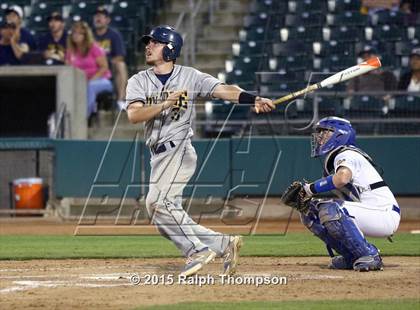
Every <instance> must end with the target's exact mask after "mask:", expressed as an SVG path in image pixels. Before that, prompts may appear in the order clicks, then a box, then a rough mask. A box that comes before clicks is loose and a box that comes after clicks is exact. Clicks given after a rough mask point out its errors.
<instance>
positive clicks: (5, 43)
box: [0, 21, 29, 66]
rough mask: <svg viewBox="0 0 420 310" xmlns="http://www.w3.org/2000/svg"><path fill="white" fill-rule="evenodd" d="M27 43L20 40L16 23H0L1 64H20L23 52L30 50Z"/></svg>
mask: <svg viewBox="0 0 420 310" xmlns="http://www.w3.org/2000/svg"><path fill="white" fill-rule="evenodd" d="M28 50H29V47H28V45H27V44H26V43H19V42H18V29H17V27H16V25H15V24H13V23H8V22H6V21H3V22H1V23H0V65H1V66H4V65H11V66H13V65H20V64H21V61H20V59H21V58H22V56H23V54H24V53H26V52H28Z"/></svg>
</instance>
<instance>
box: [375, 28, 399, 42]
mask: <svg viewBox="0 0 420 310" xmlns="http://www.w3.org/2000/svg"><path fill="white" fill-rule="evenodd" d="M373 38H374V39H375V40H378V41H401V40H403V39H406V33H405V31H404V29H403V28H401V27H399V26H395V25H380V26H377V27H375V29H374V30H373Z"/></svg>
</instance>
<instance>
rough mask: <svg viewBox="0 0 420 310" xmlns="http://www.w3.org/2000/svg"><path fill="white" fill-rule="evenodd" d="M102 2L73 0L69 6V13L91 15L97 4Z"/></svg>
mask: <svg viewBox="0 0 420 310" xmlns="http://www.w3.org/2000/svg"><path fill="white" fill-rule="evenodd" d="M102 4H103V2H99V1H87V0H84V1H75V2H74V3H73V4H72V5H71V7H70V14H71V15H72V16H74V15H80V16H91V17H92V16H93V15H94V14H95V12H96V9H97V8H98V6H100V5H102Z"/></svg>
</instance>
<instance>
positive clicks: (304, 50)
mask: <svg viewBox="0 0 420 310" xmlns="http://www.w3.org/2000/svg"><path fill="white" fill-rule="evenodd" d="M310 52H311V50H310V46H309V45H308V44H305V43H303V42H302V41H300V40H298V41H287V42H276V43H273V45H272V55H273V56H288V55H295V56H301V55H308V54H310Z"/></svg>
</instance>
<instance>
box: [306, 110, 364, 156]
mask: <svg viewBox="0 0 420 310" xmlns="http://www.w3.org/2000/svg"><path fill="white" fill-rule="evenodd" d="M314 130H315V132H314V133H313V134H312V145H311V146H312V154H311V156H312V157H317V156H321V155H325V154H327V153H329V152H331V151H333V150H335V149H336V148H337V147H339V146H342V145H355V144H356V131H355V130H354V128H353V127H352V126H351V124H350V122H349V121H348V120H346V119H344V118H340V117H335V116H329V117H324V118H323V119H321V120H320V121H319V122H318V123H317V124H316V125H315V127H314ZM325 130H329V131H332V132H333V133H332V135H331V137H330V138H329V139H328V140H327V141H321V140H322V137H321V132H322V131H325Z"/></svg>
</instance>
